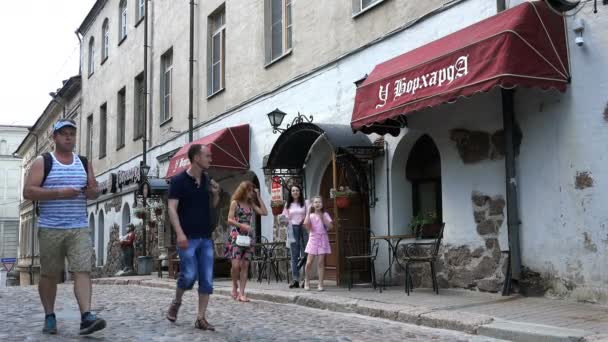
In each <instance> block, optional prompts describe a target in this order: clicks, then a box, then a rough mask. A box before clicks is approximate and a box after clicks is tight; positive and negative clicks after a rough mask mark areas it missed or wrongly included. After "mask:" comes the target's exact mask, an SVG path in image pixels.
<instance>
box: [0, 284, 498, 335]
mask: <svg viewBox="0 0 608 342" xmlns="http://www.w3.org/2000/svg"><path fill="white" fill-rule="evenodd" d="M93 293H94V295H93V296H94V297H93V305H94V310H96V311H97V312H98V313H99V315H100V316H101V317H103V318H104V319H106V320H107V322H108V327H107V328H106V329H105V330H104V331H101V332H99V333H96V334H93V335H91V337H89V338H90V339H93V340H114V341H194V340H203V339H204V340H206V341H266V340H275V341H380V340H383V341H403V340H407V341H498V340H495V339H491V338H487V337H482V336H473V335H467V334H463V333H459V332H454V331H449V330H440V329H430V328H425V327H420V326H415V325H409V324H403V323H397V322H391V321H388V320H382V319H375V318H370V317H365V316H359V315H353V314H343V313H335V312H330V311H322V310H316V309H310V308H304V307H300V306H296V305H291V304H288V305H284V304H274V303H269V302H264V301H253V302H251V303H239V302H235V301H233V300H232V299H231V298H229V297H225V296H220V295H216V296H213V297H212V299H211V304H210V307H209V321H210V322H211V323H213V324H214V325H215V326H216V329H217V331H216V332H204V331H200V330H197V329H195V328H194V326H193V323H194V319H195V316H196V297H195V294H194V293H193V292H188V293H187V294H186V295H185V297H184V305H183V306H182V309H181V311H180V315H179V318H178V321H177V323H176V324H173V323H170V322H168V321H167V320H166V319H165V318H164V312H165V310H166V308H167V305H168V303H169V302H170V300H171V297H172V295H173V291H171V290H164V289H154V288H147V287H137V286H110V285H103V286H95V287H94V290H93ZM0 301H1V303H2V304H1V308H2V310H1V311H0V312H1V313H0V322H1V324H0V341H72V340H79V339H80V337H79V336H78V324H79V313H78V312H77V310H76V308H77V306H76V302H75V299H74V296H73V293H72V286H71V285H62V286H60V287H59V290H58V294H57V304H56V310H55V312H56V313H57V319H58V328H59V334H58V335H56V336H47V335H43V334H42V333H41V328H42V322H43V317H44V315H43V313H42V307H41V305H40V302H39V298H38V293H37V288H36V287H11V288H8V289H2V290H0Z"/></svg>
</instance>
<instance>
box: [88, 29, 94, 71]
mask: <svg viewBox="0 0 608 342" xmlns="http://www.w3.org/2000/svg"><path fill="white" fill-rule="evenodd" d="M94 72H95V38H93V37H91V38H90V39H89V76H90V75H93V73H94Z"/></svg>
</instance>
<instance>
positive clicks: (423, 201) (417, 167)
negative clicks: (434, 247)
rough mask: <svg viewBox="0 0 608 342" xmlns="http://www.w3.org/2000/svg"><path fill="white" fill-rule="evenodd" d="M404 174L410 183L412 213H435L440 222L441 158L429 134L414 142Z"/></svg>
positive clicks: (414, 214)
mask: <svg viewBox="0 0 608 342" xmlns="http://www.w3.org/2000/svg"><path fill="white" fill-rule="evenodd" d="M405 175H406V177H407V179H408V180H409V181H410V182H411V184H412V215H413V216H416V215H419V214H422V215H425V214H428V213H435V214H436V215H437V219H438V220H439V222H441V221H442V218H443V215H442V204H441V158H440V156H439V150H438V149H437V145H435V143H434V142H433V139H431V137H430V136H428V135H423V136H421V137H420V138H419V139H418V140H417V141H416V143H415V144H414V146H413V148H412V150H411V152H410V155H409V158H408V160H407V165H406V170H405Z"/></svg>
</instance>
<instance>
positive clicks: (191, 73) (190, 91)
mask: <svg viewBox="0 0 608 342" xmlns="http://www.w3.org/2000/svg"><path fill="white" fill-rule="evenodd" d="M188 72H189V77H188V142H192V125H193V124H192V121H193V120H194V113H193V111H194V109H193V107H194V105H193V102H194V96H193V93H194V0H190V63H189V65H188Z"/></svg>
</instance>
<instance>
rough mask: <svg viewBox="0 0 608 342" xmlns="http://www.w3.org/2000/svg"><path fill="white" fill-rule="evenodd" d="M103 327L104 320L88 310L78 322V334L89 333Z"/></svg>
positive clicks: (104, 325) (104, 324)
mask: <svg viewBox="0 0 608 342" xmlns="http://www.w3.org/2000/svg"><path fill="white" fill-rule="evenodd" d="M105 327H106V321H104V320H103V319H101V318H98V317H97V316H96V315H95V314H92V313H90V312H89V313H87V314H86V315H85V317H84V319H83V320H82V321H81V322H80V335H89V334H92V333H94V332H96V331H99V330H101V329H103V328H105Z"/></svg>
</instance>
